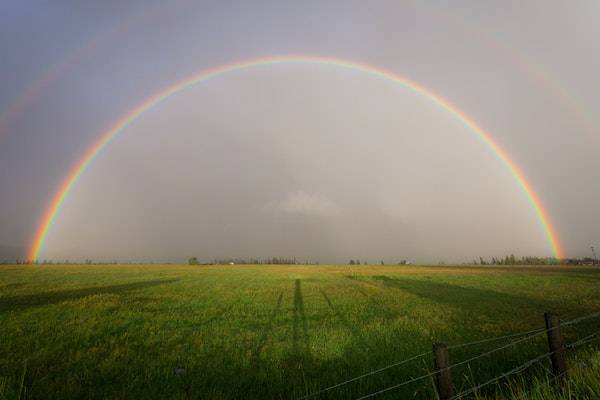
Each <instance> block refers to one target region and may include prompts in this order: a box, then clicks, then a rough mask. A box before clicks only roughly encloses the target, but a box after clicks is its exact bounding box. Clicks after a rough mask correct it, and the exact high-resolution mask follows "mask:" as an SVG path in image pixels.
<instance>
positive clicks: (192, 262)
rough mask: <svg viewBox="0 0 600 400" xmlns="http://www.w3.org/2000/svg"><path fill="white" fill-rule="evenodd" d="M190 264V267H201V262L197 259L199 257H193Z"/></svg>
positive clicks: (189, 261)
mask: <svg viewBox="0 0 600 400" xmlns="http://www.w3.org/2000/svg"><path fill="white" fill-rule="evenodd" d="M188 264H189V265H199V264H200V262H199V261H198V258H197V257H192V258H190V259H189V260H188Z"/></svg>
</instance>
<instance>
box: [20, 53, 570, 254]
mask: <svg viewBox="0 0 600 400" xmlns="http://www.w3.org/2000/svg"><path fill="white" fill-rule="evenodd" d="M281 64H315V65H331V66H337V67H341V68H346V69H351V70H355V71H360V72H363V73H366V74H368V75H370V76H373V77H377V78H382V79H386V80H389V81H392V82H394V83H397V84H399V85H401V86H403V87H405V88H408V89H410V90H412V91H413V92H415V93H417V94H419V95H422V96H424V97H426V98H428V99H429V100H431V101H432V102H434V103H435V104H437V105H438V106H440V107H441V108H442V109H444V110H445V111H447V112H448V113H450V114H451V115H452V116H454V117H455V118H456V119H457V120H459V121H461V122H462V123H463V124H464V125H465V126H466V127H467V128H468V129H469V130H470V131H471V132H473V133H474V134H475V135H476V136H477V137H478V138H479V139H480V140H482V141H483V142H484V143H485V144H487V145H488V146H489V148H490V149H491V150H492V151H493V152H494V154H495V155H496V157H497V158H498V159H499V160H500V161H501V162H502V163H503V164H504V165H505V166H506V167H507V168H508V170H509V171H510V173H511V174H512V176H513V178H514V179H515V180H516V181H517V183H518V184H519V186H520V187H521V189H522V190H523V192H524V193H525V195H526V196H527V198H528V200H529V202H530V204H531V206H532V208H533V210H534V211H535V213H536V216H537V219H538V221H539V224H540V226H541V227H542V229H543V230H544V232H545V235H546V238H547V240H548V243H549V245H550V248H551V249H552V252H553V254H554V256H555V257H557V258H563V252H562V249H561V245H560V241H559V239H558V234H557V233H556V230H555V229H554V227H553V225H552V223H551V221H550V217H549V216H548V213H547V212H546V211H545V210H544V208H543V206H542V202H541V201H540V199H539V197H538V196H537V194H536V193H535V191H534V190H533V187H532V185H531V184H530V183H529V182H528V181H527V179H526V178H525V175H524V174H523V172H522V171H521V169H520V168H519V167H518V166H517V164H516V163H515V162H514V161H512V160H511V158H510V157H509V156H508V154H507V153H506V152H505V151H504V150H503V149H502V148H501V147H500V146H499V145H498V144H497V143H496V142H495V141H494V139H493V138H492V136H491V135H490V134H489V133H488V132H486V131H485V130H484V129H483V128H482V127H481V126H479V124H477V122H475V121H474V120H473V119H472V118H470V117H469V116H468V115H466V114H465V113H464V112H462V111H461V110H460V109H459V108H457V107H456V106H455V105H453V104H452V103H450V102H449V101H447V100H445V99H444V98H442V97H441V96H438V95H437V94H435V93H434V92H432V91H431V90H429V89H427V88H425V87H424V86H422V85H420V84H418V83H416V82H413V81H411V80H409V79H406V78H404V77H401V76H399V75H397V74H395V73H393V72H391V71H387V70H385V69H382V68H378V67H375V66H372V65H367V64H362V63H358V62H353V61H348V60H343V59H337V58H327V57H315V56H302V55H288V56H276V57H265V58H256V59H250V60H243V61H238V62H233V63H230V64H225V65H222V66H219V67H216V68H212V69H208V70H205V71H202V72H200V73H199V74H196V75H193V76H191V77H188V78H185V79H182V80H180V81H178V82H176V83H175V84H173V85H171V86H169V87H167V88H165V89H163V90H162V91H160V92H158V93H156V94H155V95H154V96H152V97H150V98H148V99H146V100H145V101H143V102H142V103H140V104H139V105H138V106H137V107H135V108H134V109H132V110H131V111H129V112H127V113H126V114H125V115H124V116H123V117H122V118H121V119H119V120H118V121H117V122H115V123H114V124H113V125H112V126H111V127H110V128H109V129H108V130H107V131H105V132H104V133H103V134H102V135H101V136H100V138H99V139H98V140H97V141H96V142H95V143H94V144H93V145H92V146H91V147H90V148H89V149H88V150H87V151H86V152H85V154H84V155H83V157H81V159H80V160H79V162H77V163H76V164H75V165H74V166H73V167H72V168H71V170H70V172H69V174H68V175H67V177H66V178H65V180H64V181H63V182H62V184H61V185H60V187H59V189H58V190H57V192H56V193H55V195H54V197H53V199H52V202H51V203H50V205H49V206H48V208H47V209H46V212H45V213H44V215H43V217H42V219H41V221H40V223H39V226H38V228H37V230H36V234H35V237H34V240H33V242H32V244H31V247H30V250H29V259H30V260H32V261H35V260H38V259H39V258H40V256H41V254H42V252H43V250H44V244H45V242H46V238H47V237H48V234H49V232H50V230H51V229H52V226H53V224H54V222H55V221H56V218H57V217H58V215H59V214H60V211H61V208H62V205H63V204H64V202H65V199H66V198H67V197H68V195H69V193H70V192H71V190H72V189H73V187H74V186H75V185H76V184H77V182H78V180H79V179H80V177H81V175H82V174H83V172H85V170H86V169H87V168H88V167H89V166H90V164H91V163H92V161H93V160H94V159H95V158H96V156H97V155H98V154H99V153H100V152H101V151H102V150H103V149H104V148H105V147H106V146H107V145H108V144H109V143H110V142H111V140H112V139H114V138H115V137H116V136H117V135H118V134H119V133H121V132H122V131H123V130H125V129H126V128H127V127H128V126H129V125H130V124H132V123H133V122H134V121H135V120H137V119H138V118H140V117H141V116H142V114H144V113H145V112H146V111H148V110H150V109H152V108H153V107H154V106H156V105H158V104H159V103H161V102H162V101H164V100H165V99H167V98H169V97H170V96H172V95H174V94H176V93H178V92H180V91H182V90H184V89H186V88H188V87H190V86H193V85H195V84H197V83H201V82H204V81H206V80H208V79H211V78H215V77H217V76H220V75H223V74H227V73H229V72H233V71H239V70H242V69H249V68H254V67H260V66H265V65H281Z"/></svg>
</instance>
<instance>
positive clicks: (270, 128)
mask: <svg viewBox="0 0 600 400" xmlns="http://www.w3.org/2000/svg"><path fill="white" fill-rule="evenodd" d="M287 3H289V4H287ZM599 15H600V3H599V2H597V1H575V2H562V1H539V2H537V1H531V2H526V3H523V2H507V1H502V2H500V1H498V2H481V1H452V2H441V1H440V2H404V1H401V2H399V1H387V2H386V1H372V2H364V1H343V2H342V1H340V2H333V1H331V2H330V1H314V2H313V1H305V2H278V1H272V2H268V1H252V2H248V1H240V2H224V1H215V2H202V3H199V2H193V1H186V0H171V1H154V2H150V1H143V2H142V1H139V2H135V1H131V2H128V3H127V4H123V2H117V1H106V2H97V3H93V2H83V3H82V2H79V1H52V2H43V1H30V2H29V1H11V0H5V1H3V2H1V3H0V51H1V54H2V57H0V72H1V75H0V76H2V90H1V91H0V113H2V114H1V115H2V116H3V119H1V120H0V127H2V129H3V130H2V131H1V132H0V190H1V198H0V199H1V200H0V259H2V258H9V257H10V258H12V257H15V256H18V255H19V254H20V253H22V252H23V251H24V250H23V249H26V248H27V247H28V246H29V245H30V242H31V240H32V237H33V235H34V233H35V230H36V226H37V225H38V224H39V220H40V218H41V216H42V214H43V212H44V210H45V208H46V207H47V205H48V203H49V202H50V200H51V198H52V196H53V194H54V192H55V191H56V190H57V188H58V186H59V185H60V183H61V181H62V180H63V179H64V178H65V176H66V174H67V173H68V171H69V169H70V167H71V166H72V165H73V164H74V163H76V162H77V160H78V159H79V158H80V157H81V156H82V155H83V152H84V151H85V150H86V149H87V148H88V147H89V146H90V145H91V144H92V143H94V141H95V140H96V139H97V138H98V136H99V135H100V134H101V133H102V132H103V131H104V130H106V129H107V128H108V127H109V126H110V125H111V124H112V123H114V122H115V121H116V120H118V119H119V118H120V117H121V116H122V115H123V114H124V113H126V112H127V111H128V110H130V109H132V108H133V107H134V106H135V105H136V104H138V103H140V102H141V101H143V100H144V99H146V98H147V97H149V96H150V95H152V94H154V93H156V92H157V91H159V90H160V89H161V88H164V87H166V86H169V85H170V84H172V83H174V82H176V81H178V80H180V79H182V78H184V77H186V76H190V75H192V74H195V73H198V72H200V71H202V70H204V69H207V68H212V67H216V66H219V65H222V64H225V63H229V62H232V61H235V60H241V59H246V58H255V57H261V56H271V55H285V54H303V55H319V56H327V57H336V58H342V59H347V60H352V61H359V62H363V63H367V64H370V65H374V66H377V67H381V68H385V69H388V70H390V71H393V72H395V73H397V74H399V75H401V76H404V77H407V78H409V79H411V80H413V81H416V82H419V83H421V84H423V85H425V86H426V87H428V88H430V89H431V90H433V91H434V92H435V93H437V94H439V95H441V96H442V97H444V98H446V99H447V100H449V101H451V102H452V103H453V104H455V105H456V106H457V107H458V108H460V109H461V110H462V111H464V112H465V113H466V114H468V115H469V116H470V117H471V118H473V119H474V120H475V121H477V122H478V123H479V124H480V125H481V126H482V127H484V128H485V129H486V130H488V131H489V132H490V133H491V134H492V136H493V137H494V139H495V140H496V141H497V142H498V143H499V144H500V145H501V146H502V147H503V148H504V149H505V150H506V151H507V153H508V154H509V155H510V156H511V158H512V159H513V160H514V161H515V162H516V163H517V164H518V165H519V166H520V167H521V169H522V170H523V172H524V174H525V175H526V176H527V178H528V180H529V182H530V183H531V184H532V186H533V188H534V189H535V191H536V193H537V194H538V195H539V197H540V199H541V201H542V202H543V204H544V205H545V207H546V209H547V211H548V214H549V215H550V216H551V218H552V221H553V223H554V226H555V228H556V230H557V232H558V234H559V237H560V239H561V242H562V244H563V246H564V249H565V252H566V254H567V255H569V256H588V255H590V246H591V245H596V246H597V247H598V248H600V211H599V210H598V204H600V172H599V171H600V157H598V154H599V152H600V112H599V111H600V110H598V104H600V78H599V77H598V74H597V71H599V70H600V26H599V25H598V24H597V20H598V17H599ZM24 93H30V95H29V96H25V97H23V94H24ZM23 98H25V99H26V101H21V103H19V99H21V100H22V99H23ZM15 104H20V106H19V107H15ZM508 253H514V254H517V255H540V256H545V255H551V250H550V247H549V245H548V242H547V240H546V237H545V235H544V232H543V230H542V229H541V226H540V224H539V221H538V220H537V219H536V216H535V213H534V210H533V209H532V207H531V205H530V203H529V202H528V200H527V198H526V196H525V195H524V193H523V192H522V190H521V189H520V188H519V187H518V185H517V183H516V181H515V180H514V178H513V177H512V176H511V174H510V172H509V171H508V170H507V168H506V167H505V166H504V165H503V164H501V163H500V162H499V161H498V159H497V158H496V157H495V155H494V154H493V152H492V151H491V150H490V149H489V148H488V147H486V145H485V144H483V143H482V142H481V141H480V140H479V139H477V138H476V136H474V134H473V133H472V132H471V131H469V130H468V129H467V128H465V126H464V125H462V124H461V123H460V122H459V121H457V120H456V119H454V118H453V117H452V116H451V115H450V114H449V113H448V112H446V111H444V110H443V109H441V108H440V107H439V106H436V105H435V104H433V103H432V102H431V101H430V100H428V99H426V98H424V97H422V96H419V95H417V94H415V93H413V92H411V91H409V90H407V89H406V88H402V87H400V86H398V85H396V84H394V83H392V82H389V81H386V80H382V79H376V78H373V77H372V76H369V75H367V74H365V73H361V72H357V71H349V70H345V69H342V68H339V67H335V66H315V65H306V64H295V65H270V66H263V67H259V68H253V69H248V70H242V71H237V72H234V73H230V74H226V75H222V76H220V77H218V78H215V79H212V80H210V81H207V82H204V83H202V84H199V85H196V86H194V87H192V88H190V89H188V90H186V91H183V92H181V93H179V94H177V95H176V96H173V97H172V98H170V99H168V100H167V101H165V102H163V103H161V104H160V105H159V106H158V107H156V108H154V109H153V110H151V111H150V112H147V113H145V114H144V116H143V117H142V118H140V119H138V120H137V121H136V122H135V123H134V124H133V125H132V126H131V127H129V128H128V129H126V130H125V131H124V132H123V133H122V135H121V136H119V137H118V138H117V139H115V140H114V141H113V142H112V143H111V144H110V145H109V146H108V147H106V149H105V150H104V151H103V152H102V153H101V155H100V156H99V157H98V158H97V159H96V160H95V161H94V163H93V164H92V166H91V168H89V169H88V170H87V171H86V173H85V174H84V175H83V176H82V178H81V180H80V181H79V183H78V185H77V186H76V187H75V188H74V190H73V192H72V193H71V195H70V196H69V198H68V199H67V201H66V202H65V204H64V207H63V209H62V212H61V214H60V215H59V217H58V218H57V220H56V224H55V225H54V227H53V229H52V231H51V233H50V235H49V237H48V242H47V247H46V251H45V252H44V254H43V257H47V258H53V259H59V260H62V259H71V260H74V259H83V258H93V259H102V260H112V259H118V260H156V261H163V260H165V261H180V260H185V259H187V257H189V256H192V255H195V256H198V257H199V258H201V259H204V260H208V259H211V258H214V257H270V256H291V257H294V256H295V257H297V258H298V259H301V260H304V259H309V260H320V261H321V262H328V261H329V262H336V261H338V262H339V261H347V260H348V259H349V258H360V259H366V260H369V261H372V262H377V261H378V260H380V259H384V260H386V261H387V262H394V261H397V260H400V259H409V260H414V261H417V262H437V261H440V260H445V261H447V262H452V261H468V260H471V259H473V258H474V257H477V256H480V255H481V256H492V255H496V256H499V255H505V254H508Z"/></svg>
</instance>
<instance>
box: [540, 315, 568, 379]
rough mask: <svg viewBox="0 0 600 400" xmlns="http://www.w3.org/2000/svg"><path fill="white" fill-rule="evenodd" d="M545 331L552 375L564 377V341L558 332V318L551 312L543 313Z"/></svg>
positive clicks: (565, 367) (565, 364)
mask: <svg viewBox="0 0 600 400" xmlns="http://www.w3.org/2000/svg"><path fill="white" fill-rule="evenodd" d="M544 320H545V321H546V333H547V334H548V350H549V352H550V353H551V355H550V360H551V361H552V372H553V373H554V376H561V377H564V378H566V375H567V360H566V357H565V343H564V341H563V337H562V334H561V332H560V319H559V318H558V317H557V316H556V315H553V314H550V313H544Z"/></svg>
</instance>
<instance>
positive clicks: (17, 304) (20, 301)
mask: <svg viewBox="0 0 600 400" xmlns="http://www.w3.org/2000/svg"><path fill="white" fill-rule="evenodd" d="M176 281H178V279H160V280H152V281H143V282H133V283H125V284H121V285H110V286H93V287H87V288H81V289H72V290H62V291H56V292H42V293H36V294H28V295H20V296H12V297H3V298H0V312H4V311H10V310H13V309H23V308H29V307H38V306H45V305H50V304H57V303H61V302H63V301H68V300H77V299H81V298H84V297H87V296H92V295H98V294H119V293H123V292H128V291H131V290H139V289H146V288H149V287H153V286H158V285H164V284H167V283H173V282H176Z"/></svg>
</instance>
